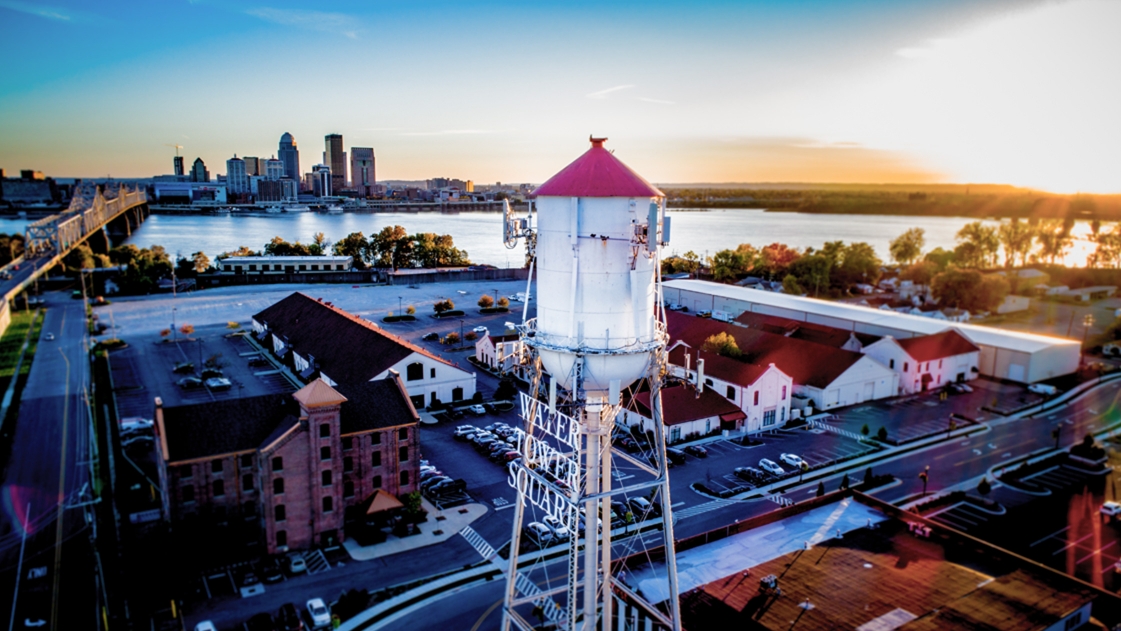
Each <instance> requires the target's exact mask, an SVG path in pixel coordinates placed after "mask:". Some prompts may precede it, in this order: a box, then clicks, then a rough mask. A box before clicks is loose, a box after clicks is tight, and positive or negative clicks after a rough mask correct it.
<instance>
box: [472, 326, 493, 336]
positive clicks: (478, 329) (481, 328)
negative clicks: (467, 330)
mask: <svg viewBox="0 0 1121 631" xmlns="http://www.w3.org/2000/svg"><path fill="white" fill-rule="evenodd" d="M471 330H472V331H474V332H476V333H478V334H479V335H486V334H487V333H490V329H488V328H486V327H485V326H477V327H475V328H473V329H471Z"/></svg>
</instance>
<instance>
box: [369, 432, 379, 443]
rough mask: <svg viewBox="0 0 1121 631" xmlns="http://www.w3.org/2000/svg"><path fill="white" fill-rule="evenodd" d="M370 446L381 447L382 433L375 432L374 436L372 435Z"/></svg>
mask: <svg viewBox="0 0 1121 631" xmlns="http://www.w3.org/2000/svg"><path fill="white" fill-rule="evenodd" d="M370 444H371V445H380V444H381V432H374V433H373V434H370Z"/></svg>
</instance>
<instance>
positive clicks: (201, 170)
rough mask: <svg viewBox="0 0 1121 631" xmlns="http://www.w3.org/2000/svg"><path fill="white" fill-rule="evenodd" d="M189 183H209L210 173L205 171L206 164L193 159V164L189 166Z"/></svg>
mask: <svg viewBox="0 0 1121 631" xmlns="http://www.w3.org/2000/svg"><path fill="white" fill-rule="evenodd" d="M191 181H192V182H209V181H210V171H207V170H206V164H205V163H203V161H202V158H195V163H194V164H192V165H191Z"/></svg>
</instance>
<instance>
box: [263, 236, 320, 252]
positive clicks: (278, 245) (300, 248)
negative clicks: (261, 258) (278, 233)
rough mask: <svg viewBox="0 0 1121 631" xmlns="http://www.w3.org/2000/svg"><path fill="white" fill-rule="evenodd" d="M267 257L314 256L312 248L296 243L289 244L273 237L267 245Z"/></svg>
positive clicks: (265, 250)
mask: <svg viewBox="0 0 1121 631" xmlns="http://www.w3.org/2000/svg"><path fill="white" fill-rule="evenodd" d="M264 252H265V256H314V255H315V252H313V250H312V248H309V247H308V246H306V245H304V244H302V243H300V242H299V241H296V242H295V243H288V242H287V241H285V240H284V239H283V238H281V237H273V238H272V240H271V241H269V242H268V243H266V244H265V249H264Z"/></svg>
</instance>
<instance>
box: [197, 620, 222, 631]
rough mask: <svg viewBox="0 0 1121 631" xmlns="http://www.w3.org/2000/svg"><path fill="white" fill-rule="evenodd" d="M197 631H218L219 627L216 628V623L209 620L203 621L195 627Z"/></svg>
mask: <svg viewBox="0 0 1121 631" xmlns="http://www.w3.org/2000/svg"><path fill="white" fill-rule="evenodd" d="M195 631H218V627H216V626H214V623H213V622H211V621H209V620H203V621H202V622H200V623H198V624H196V625H195Z"/></svg>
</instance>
